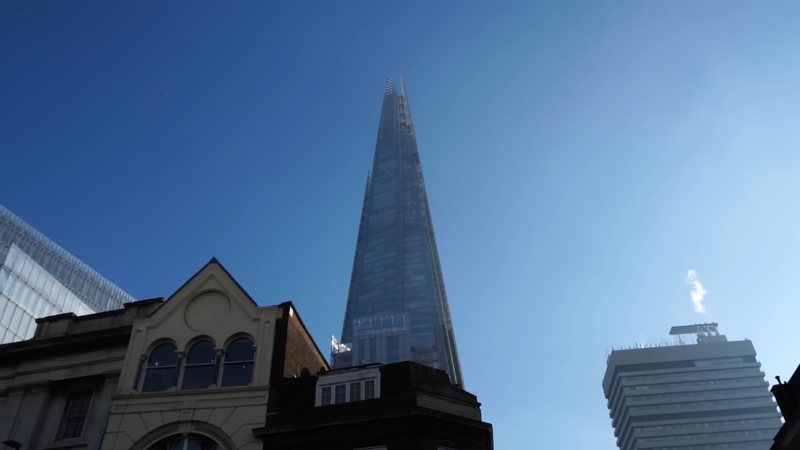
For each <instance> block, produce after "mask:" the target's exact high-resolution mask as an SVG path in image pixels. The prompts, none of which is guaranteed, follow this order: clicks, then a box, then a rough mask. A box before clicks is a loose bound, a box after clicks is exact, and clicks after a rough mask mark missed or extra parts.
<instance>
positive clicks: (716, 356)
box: [603, 324, 781, 450]
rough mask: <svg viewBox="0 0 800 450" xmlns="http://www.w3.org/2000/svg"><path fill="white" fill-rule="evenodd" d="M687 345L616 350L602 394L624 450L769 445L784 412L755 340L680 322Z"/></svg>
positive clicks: (757, 449) (757, 448)
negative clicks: (758, 356) (688, 336)
mask: <svg viewBox="0 0 800 450" xmlns="http://www.w3.org/2000/svg"><path fill="white" fill-rule="evenodd" d="M670 334H674V335H677V336H681V335H685V334H692V335H695V336H696V340H695V341H694V342H691V343H684V342H683V341H682V340H679V341H678V342H676V343H675V344H670V345H664V346H653V347H647V348H632V349H623V350H614V351H612V352H611V354H610V355H609V357H608V364H607V368H606V373H605V376H604V378H603V391H604V393H605V397H606V399H607V400H608V409H609V411H610V413H609V415H610V417H611V420H612V426H613V427H614V435H615V436H616V438H617V446H618V447H619V448H620V449H622V450H634V449H637V450H642V449H647V450H713V449H731V448H736V449H742V450H765V449H769V448H770V445H771V444H772V438H773V436H774V435H775V433H776V432H777V430H778V428H780V426H781V422H780V415H779V414H778V412H777V409H776V404H775V403H774V402H773V400H772V396H771V395H770V393H769V390H768V383H767V382H766V380H765V377H764V373H763V372H762V371H761V364H760V363H759V362H758V361H757V360H756V351H755V348H754V347H753V343H752V342H751V341H749V340H742V341H728V340H727V338H726V337H725V336H723V335H720V334H719V333H718V331H717V324H702V325H690V326H686V327H673V329H672V331H671V332H670Z"/></svg>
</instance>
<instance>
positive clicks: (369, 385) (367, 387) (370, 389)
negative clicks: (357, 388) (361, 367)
mask: <svg viewBox="0 0 800 450" xmlns="http://www.w3.org/2000/svg"><path fill="white" fill-rule="evenodd" d="M371 398H375V380H367V381H365V382H364V400H369V399H371Z"/></svg>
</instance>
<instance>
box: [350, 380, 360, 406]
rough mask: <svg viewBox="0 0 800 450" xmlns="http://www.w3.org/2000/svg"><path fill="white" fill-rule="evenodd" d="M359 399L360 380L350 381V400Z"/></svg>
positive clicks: (355, 400)
mask: <svg viewBox="0 0 800 450" xmlns="http://www.w3.org/2000/svg"><path fill="white" fill-rule="evenodd" d="M359 400H361V382H360V381H358V382H355V383H350V401H351V402H357V401H359Z"/></svg>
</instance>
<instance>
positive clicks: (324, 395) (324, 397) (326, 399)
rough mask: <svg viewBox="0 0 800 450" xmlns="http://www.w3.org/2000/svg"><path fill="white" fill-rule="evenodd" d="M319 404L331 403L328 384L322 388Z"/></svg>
mask: <svg viewBox="0 0 800 450" xmlns="http://www.w3.org/2000/svg"><path fill="white" fill-rule="evenodd" d="M320 404H322V405H323V406H325V405H330V404H331V387H330V386H325V387H324V388H322V398H321V402H320Z"/></svg>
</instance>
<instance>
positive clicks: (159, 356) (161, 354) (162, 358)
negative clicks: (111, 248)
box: [147, 343, 178, 367]
mask: <svg viewBox="0 0 800 450" xmlns="http://www.w3.org/2000/svg"><path fill="white" fill-rule="evenodd" d="M177 349H178V348H177V347H175V344H171V343H167V344H161V345H159V346H158V347H156V348H154V349H153V351H152V352H150V359H149V360H148V361H147V367H159V366H174V365H175V363H176V362H177V361H178V355H177V353H175V351H176V350H177Z"/></svg>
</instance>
